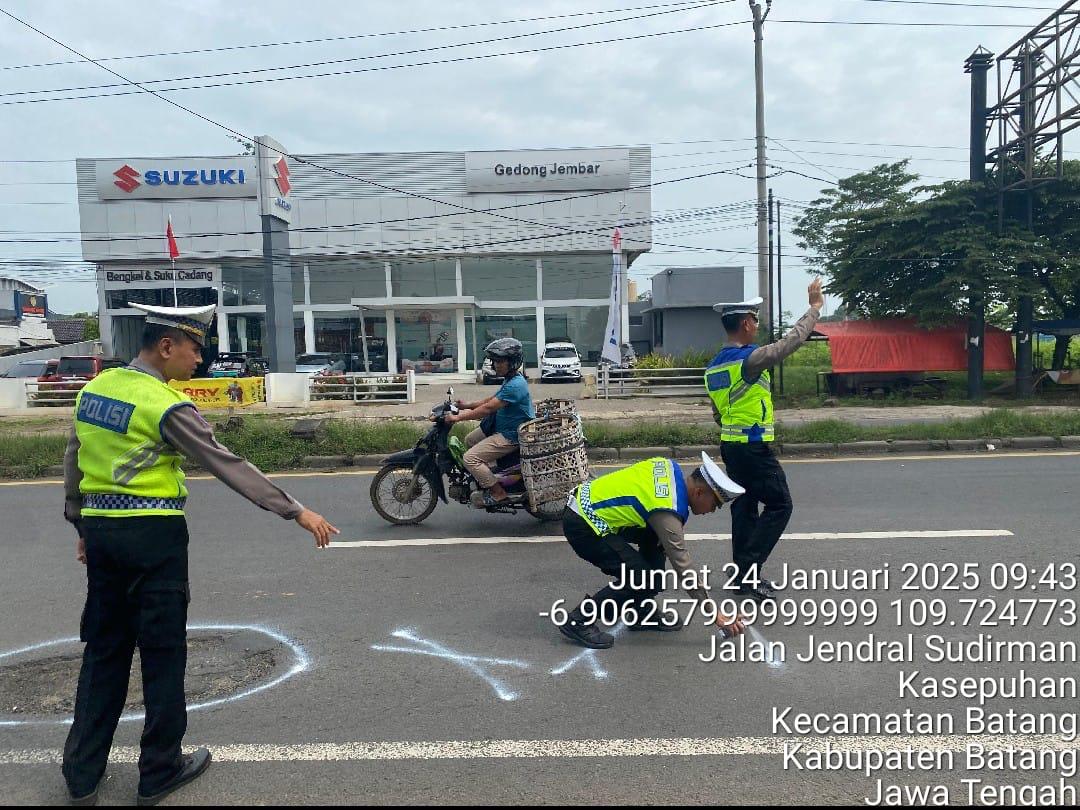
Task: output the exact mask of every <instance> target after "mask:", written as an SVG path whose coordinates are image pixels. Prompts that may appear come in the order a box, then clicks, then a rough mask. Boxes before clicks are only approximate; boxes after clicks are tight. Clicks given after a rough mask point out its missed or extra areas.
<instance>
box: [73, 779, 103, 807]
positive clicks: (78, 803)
mask: <svg viewBox="0 0 1080 810" xmlns="http://www.w3.org/2000/svg"><path fill="white" fill-rule="evenodd" d="M99 787H101V783H100V782H99V783H98V784H96V785H94V789H93V790H91V791H90V792H89V793H84V794H83V795H82V796H76V795H75V794H74V793H72V792H71V788H68V804H70V805H71V806H72V807H93V806H94V805H95V804H97V799H98V788H99Z"/></svg>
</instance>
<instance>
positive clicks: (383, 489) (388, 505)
mask: <svg viewBox="0 0 1080 810" xmlns="http://www.w3.org/2000/svg"><path fill="white" fill-rule="evenodd" d="M438 500H439V498H438V496H437V495H436V494H435V490H434V489H433V488H432V486H431V482H430V481H428V480H427V479H426V478H424V477H423V476H422V475H421V476H418V477H417V478H415V479H414V478H413V469H412V465H411V464H390V465H387V466H386V467H383V468H382V469H381V470H379V472H378V473H376V475H375V480H373V481H372V482H371V505H372V506H374V507H375V511H376V512H378V513H379V517H381V518H382V519H383V520H385V521H387V522H389V523H393V524H395V525H397V526H409V525H415V524H417V523H420V522H422V521H423V520H425V519H426V518H427V517H428V515H430V514H431V513H432V512H434V511H435V505H436V504H437V503H438Z"/></svg>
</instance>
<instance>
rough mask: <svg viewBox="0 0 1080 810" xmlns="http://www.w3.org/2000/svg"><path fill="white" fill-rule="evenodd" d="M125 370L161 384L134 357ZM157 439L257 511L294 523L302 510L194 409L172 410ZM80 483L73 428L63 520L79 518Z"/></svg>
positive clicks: (66, 455) (66, 460) (67, 455)
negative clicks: (221, 440) (222, 441)
mask: <svg viewBox="0 0 1080 810" xmlns="http://www.w3.org/2000/svg"><path fill="white" fill-rule="evenodd" d="M129 368H133V369H135V370H137V371H142V372H144V373H146V374H149V375H151V376H152V377H155V378H157V379H159V380H161V381H162V382H165V380H164V379H163V378H162V376H161V375H160V374H159V373H158V372H157V370H156V369H154V368H153V367H152V366H149V365H147V364H146V363H143V362H142V361H141V360H139V358H135V359H134V360H133V361H132V362H131V364H130V366H129ZM161 436H162V438H163V439H165V441H167V442H168V443H169V444H171V445H172V446H173V447H175V448H176V449H177V450H178V451H179V452H180V453H181V454H182V455H183V456H185V457H186V458H188V459H190V460H191V461H193V462H195V463H197V464H199V465H200V466H201V467H202V468H203V469H205V470H207V471H208V472H209V473H210V474H211V475H213V476H214V477H215V478H217V479H218V480H220V481H222V482H224V483H225V484H226V485H227V486H229V487H230V488H232V489H233V490H235V491H236V492H239V493H240V494H241V495H243V496H244V497H245V498H247V499H248V500H249V501H251V502H252V503H253V504H255V505H256V506H258V507H260V508H261V509H265V510H267V511H268V512H274V513H275V514H277V515H280V516H281V517H283V518H285V519H287V520H294V519H295V518H296V517H297V515H299V514H300V513H301V512H302V511H303V510H304V507H303V506H301V505H300V503H299V502H297V500H296V499H295V498H293V497H292V496H291V495H289V494H288V493H287V492H285V491H284V490H282V489H281V488H280V487H278V486H277V485H276V484H274V482H273V481H271V480H270V479H269V478H267V477H266V476H265V475H263V473H261V472H260V471H259V470H258V469H256V468H255V466H254V465H252V464H251V463H249V462H247V461H245V460H244V459H242V458H240V457H239V456H237V455H236V454H235V453H233V452H232V451H231V450H229V449H228V448H225V447H222V446H221V445H220V444H218V441H217V439H215V438H214V431H213V429H212V428H211V427H210V425H209V424H208V423H207V422H206V420H205V419H203V418H202V415H201V414H200V413H199V411H198V410H197V409H196V408H175V409H173V410H172V411H170V412H169V415H168V416H167V417H166V418H165V421H164V422H163V423H162V425H161ZM81 481H82V471H81V470H80V469H79V437H78V436H77V435H76V433H75V428H74V427H73V428H72V429H71V434H70V435H69V437H68V444H67V450H66V451H65V453H64V517H65V518H66V519H67V520H69V521H72V522H74V521H76V520H78V519H79V513H80V510H81V509H82V494H81V493H80V492H79V484H80V482H81Z"/></svg>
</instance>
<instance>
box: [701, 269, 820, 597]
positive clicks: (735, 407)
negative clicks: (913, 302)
mask: <svg viewBox="0 0 1080 810" xmlns="http://www.w3.org/2000/svg"><path fill="white" fill-rule="evenodd" d="M809 298H810V309H808V310H807V311H806V314H805V315H803V316H802V317H801V318H799V320H798V322H797V323H796V324H795V326H794V327H793V328H792V329H791V331H790V332H788V333H787V334H786V335H785V336H784V337H783V338H781V339H780V340H778V341H776V342H775V343H770V344H769V345H768V346H761V347H758V346H756V345H754V343H753V342H752V341H753V340H754V336H755V335H756V334H757V330H758V307H760V306H761V303H762V300H761V299H760V298H756V299H754V300H752V301H743V302H741V303H737V304H716V305H715V306H714V307H713V309H715V310H716V311H717V312H719V313H720V314H721V316H722V320H723V324H724V329H725V331H726V332H727V342H726V343H725V344H724V347H723V348H722V349H721V350H720V353H719V354H718V355H716V357H715V358H714V359H713V361H712V363H710V364H709V369H708V370H707V371H706V372H705V388H706V390H707V391H708V393H709V398H710V399H711V400H712V404H713V411H714V416H715V418H716V420H717V422H719V424H720V452H721V455H722V456H723V459H724V464H725V465H726V466H727V472H728V475H730V476H731V478H732V480H734V481H736V482H737V483H739V484H740V485H741V486H743V487H745V488H746V494H745V495H743V496H742V497H740V498H737V499H736V500H735V503H733V504H732V505H731V533H732V539H731V552H732V554H731V556H732V560H733V562H734V563H735V565H736V566H737V567H738V568H739V574H740V577H741V579H742V585H741V587H740V588H739V592H740V593H742V594H744V595H746V596H750V597H752V598H754V599H757V600H759V601H760V600H762V599H769V598H771V597H772V596H773V587H772V584H771V583H770V582H768V580H763V579H760V572H761V566H763V565H764V564H765V561H766V560H767V559H769V555H770V554H771V553H772V550H773V548H774V547H775V546H776V544H777V542H779V540H780V535H782V534H783V533H784V529H785V528H786V527H787V524H788V520H790V519H791V510H792V504H791V493H790V492H789V491H788V485H787V477H786V476H785V475H784V470H783V468H782V467H781V466H780V462H779V461H777V459H776V456H775V455H774V454H773V451H772V446H771V445H772V441H773V439H774V438H776V427H775V425H774V423H773V402H772V380H771V377H770V375H769V368H770V367H771V366H773V365H775V364H776V363H779V362H780V361H781V360H783V359H784V358H785V357H787V356H788V355H790V354H793V353H794V352H795V350H796V349H798V348H799V347H800V346H801V345H802V344H803V342H804V341H805V340H806V339H807V338H808V337H810V333H811V332H812V331H813V330H814V326H815V324H817V322H818V318H820V317H821V308H822V307H823V306H824V305H825V298H824V296H823V295H822V294H821V279H815V280H814V281H813V283H812V284H811V285H810V289H809ZM759 503H760V504H762V505H763V506H764V509H763V510H762V512H761V513H760V514H759V513H758V504H759Z"/></svg>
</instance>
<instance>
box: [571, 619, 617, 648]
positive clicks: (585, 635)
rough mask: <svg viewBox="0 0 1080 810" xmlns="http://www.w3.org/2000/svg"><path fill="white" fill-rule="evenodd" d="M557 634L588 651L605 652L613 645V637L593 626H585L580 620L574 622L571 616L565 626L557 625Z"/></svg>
mask: <svg viewBox="0 0 1080 810" xmlns="http://www.w3.org/2000/svg"><path fill="white" fill-rule="evenodd" d="M559 632H560V633H562V634H563V635H564V636H566V637H567V638H568V639H570V640H571V641H576V642H577V643H578V644H580V645H582V646H583V647H588V648H589V649H590V650H607V649H609V648H611V647H612V646H614V644H615V636H613V635H611V634H610V633H605V632H604V631H603V630H601V629H600V628H599V627H597V626H596V625H595V624H585V623H584V622H582V621H581V620H580V619H578V620H576V621H575V619H574V618H573V616H572V615H571V617H570V618H569V619H568V620H567V622H566V624H562V625H559Z"/></svg>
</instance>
